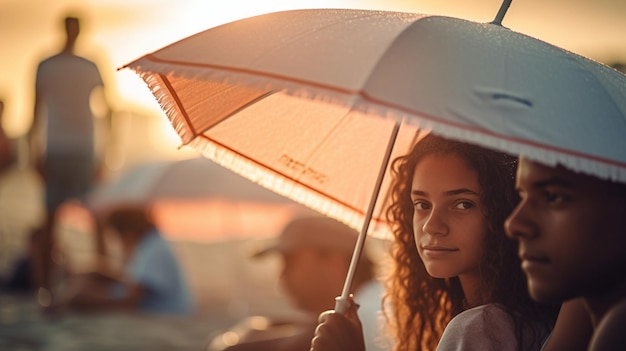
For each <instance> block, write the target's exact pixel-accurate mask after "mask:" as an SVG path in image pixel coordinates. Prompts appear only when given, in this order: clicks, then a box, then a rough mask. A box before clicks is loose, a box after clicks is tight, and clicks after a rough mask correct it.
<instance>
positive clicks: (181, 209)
mask: <svg viewBox="0 0 626 351" xmlns="http://www.w3.org/2000/svg"><path fill="white" fill-rule="evenodd" d="M128 204H134V205H140V206H145V207H146V208H150V211H151V213H152V215H153V217H154V220H155V222H156V225H157V226H158V227H159V229H161V231H162V232H163V233H164V235H165V236H167V237H168V238H170V239H176V240H181V239H184V240H194V241H196V240H200V241H206V240H218V239H224V238H232V237H269V236H273V235H275V234H276V233H278V232H279V231H280V230H281V228H282V226H284V225H285V224H286V223H287V221H288V220H289V218H290V217H291V216H292V215H293V213H294V212H295V211H299V210H301V209H302V207H301V206H299V205H297V204H296V203H295V202H293V201H292V200H290V199H287V198H285V197H283V196H280V195H278V194H276V193H275V192H272V191H270V190H268V189H266V188H264V187H262V186H260V185H258V184H255V183H253V182H251V181H249V180H247V179H245V178H243V177H241V176H240V175H238V174H235V173H233V172H231V171H229V170H227V169H225V168H224V167H221V166H219V165H217V164H215V163H214V162H211V161H210V160H207V159H206V158H203V157H198V158H190V159H184V160H175V161H155V162H147V163H141V164H138V165H136V166H134V167H132V168H130V169H128V170H127V171H125V172H124V173H122V174H121V175H120V176H119V177H117V178H114V179H112V180H111V181H109V182H106V183H103V184H101V185H99V186H98V187H96V188H95V189H94V190H93V191H92V192H91V193H90V194H88V196H87V199H86V206H87V207H89V208H90V209H91V210H93V211H95V212H96V213H104V212H106V211H108V210H109V209H111V208H114V207H115V206H117V205H128Z"/></svg>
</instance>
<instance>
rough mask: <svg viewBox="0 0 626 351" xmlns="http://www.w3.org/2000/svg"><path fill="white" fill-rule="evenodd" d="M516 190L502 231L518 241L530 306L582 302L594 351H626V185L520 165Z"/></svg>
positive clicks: (523, 161)
mask: <svg viewBox="0 0 626 351" xmlns="http://www.w3.org/2000/svg"><path fill="white" fill-rule="evenodd" d="M516 186H517V188H518V191H519V193H520V196H521V201H520V203H519V204H518V206H517V207H516V209H515V210H514V212H513V213H512V214H511V215H510V216H509V218H508V219H507V221H506V223H505V227H506V230H507V235H508V236H510V237H512V238H515V239H517V240H518V241H519V256H520V258H521V260H522V269H523V270H524V271H525V273H526V276H527V278H528V289H529V292H530V295H531V296H532V298H533V299H535V300H536V301H539V302H545V303H554V302H558V303H562V302H565V301H568V300H572V299H574V298H580V299H579V300H580V301H582V303H583V305H584V306H585V308H586V311H587V313H588V319H589V320H590V321H591V325H592V329H593V330H592V335H591V340H590V341H589V349H590V350H607V349H616V350H617V349H620V350H623V349H626V343H625V341H626V340H624V336H623V334H624V333H623V332H621V331H620V330H622V329H623V327H622V326H623V324H622V321H623V320H626V308H624V304H625V303H626V233H625V230H626V229H625V228H626V184H620V183H613V182H610V181H607V180H601V179H599V178H596V177H592V176H588V175H584V174H581V173H575V172H573V171H570V170H568V169H566V168H564V167H562V166H556V167H549V166H545V165H543V164H540V163H537V162H533V161H530V160H529V159H526V158H524V157H521V158H520V161H519V167H518V170H517V180H516ZM562 312H563V311H562ZM552 346H555V345H552Z"/></svg>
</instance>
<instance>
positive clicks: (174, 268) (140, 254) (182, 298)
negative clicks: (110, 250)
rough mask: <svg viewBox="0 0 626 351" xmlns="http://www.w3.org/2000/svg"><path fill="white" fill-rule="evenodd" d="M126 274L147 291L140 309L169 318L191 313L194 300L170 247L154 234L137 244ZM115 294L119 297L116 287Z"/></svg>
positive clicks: (159, 236) (156, 233) (157, 234)
mask: <svg viewBox="0 0 626 351" xmlns="http://www.w3.org/2000/svg"><path fill="white" fill-rule="evenodd" d="M125 273H126V275H127V277H128V278H129V279H131V280H132V281H133V282H135V283H136V284H139V285H141V286H143V287H144V288H145V289H146V295H145V296H144V297H143V299H142V300H141V302H140V306H139V307H140V309H142V310H144V311H146V312H155V313H168V314H188V313H191V312H192V310H193V300H192V296H191V292H190V290H189V286H188V285H187V281H186V279H185V276H184V274H183V272H182V270H181V269H180V266H179V264H178V261H177V259H176V257H175V256H174V253H173V252H172V249H171V247H170V246H169V244H168V243H167V241H166V240H165V239H163V237H162V236H161V235H160V234H159V233H158V232H157V231H156V230H154V231H152V232H151V233H149V234H147V235H145V236H144V237H143V238H142V239H141V240H140V242H139V243H138V245H137V247H136V249H135V251H134V252H133V254H132V257H131V258H130V260H129V262H128V265H127V266H126V270H125ZM115 293H117V294H118V295H119V293H120V291H119V287H118V289H117V291H115Z"/></svg>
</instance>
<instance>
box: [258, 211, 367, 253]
mask: <svg viewBox="0 0 626 351" xmlns="http://www.w3.org/2000/svg"><path fill="white" fill-rule="evenodd" d="M357 236H358V233H357V231H356V230H354V229H352V228H350V227H348V226H347V225H345V224H343V223H341V222H339V221H337V220H334V219H332V218H329V217H324V216H309V217H300V218H296V219H293V220H292V221H291V222H289V223H288V224H287V225H286V226H285V228H284V229H283V230H282V232H281V233H280V235H279V236H278V238H277V239H276V241H275V242H274V243H273V244H272V245H270V246H268V247H266V248H264V249H261V250H260V251H257V252H256V253H254V254H253V255H252V257H255V258H257V257H262V256H265V255H267V254H269V253H271V252H277V253H290V252H294V251H296V250H299V249H302V248H319V249H326V250H332V251H338V252H345V253H346V254H350V253H352V251H353V250H354V246H355V244H356V240H357Z"/></svg>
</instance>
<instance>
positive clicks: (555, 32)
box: [0, 0, 626, 135]
mask: <svg viewBox="0 0 626 351" xmlns="http://www.w3.org/2000/svg"><path fill="white" fill-rule="evenodd" d="M500 3H501V2H500V1H499V0H473V1H468V0H411V1H409V0H360V1H359V0H227V1H213V0H54V1H50V0H0V47H2V54H0V67H1V68H0V72H1V73H0V98H2V99H3V100H4V101H5V107H6V108H5V115H4V122H3V125H4V127H5V129H7V131H8V133H9V134H11V135H20V134H22V133H24V131H25V130H26V129H27V128H28V126H29V124H30V120H31V112H32V98H33V91H32V89H33V84H34V73H35V68H36V66H37V63H38V62H39V61H40V60H41V59H43V58H44V57H46V56H48V55H51V54H53V53H55V52H56V51H58V50H59V49H60V46H61V45H62V39H63V38H62V32H61V26H60V19H61V18H62V16H63V14H64V13H65V12H64V11H65V10H66V9H68V8H75V9H80V10H81V13H82V14H83V17H84V20H83V24H82V29H83V32H82V34H81V38H80V39H79V40H80V41H79V52H81V53H83V54H85V55H87V56H88V57H90V58H92V59H94V60H95V61H96V62H97V63H98V64H100V65H101V68H102V69H103V71H104V74H106V76H105V80H107V81H109V82H112V84H111V86H112V87H113V88H115V89H111V90H112V92H111V93H110V94H111V95H112V97H113V98H112V100H113V103H114V104H115V107H116V108H117V109H135V108H139V109H148V110H151V111H157V112H156V113H158V110H159V109H158V106H157V105H156V103H155V102H154V99H153V98H152V95H151V94H150V93H149V92H148V90H147V88H145V87H144V86H143V84H142V83H141V82H140V81H139V79H138V78H137V77H135V76H134V73H132V72H129V71H119V72H118V71H115V69H116V68H118V67H120V66H122V65H124V64H126V63H128V62H130V61H132V60H134V59H135V58H138V57H139V56H142V55H143V54H145V53H148V52H151V51H154V50H157V49H159V48H161V47H163V46H165V45H167V44H170V43H172V42H174V41H176V40H179V39H182V38H184V37H186V36H189V35H191V34H194V33H196V32H199V31H201V30H204V29H208V28H210V27H213V26H216V25H219V24H222V23H226V22H230V21H233V20H236V19H240V18H244V17H249V16H252V15H256V14H261V13H267V12H273V11H279V10H287V9H295V8H311V7H334V8H341V7H346V8H366V9H367V8H369V9H381V10H393V11H407V12H420V13H433V14H440V15H446V16H453V17H459V18H465V19H469V20H475V21H480V22H488V21H491V20H492V19H493V18H494V16H495V14H496V13H497V11H498V8H499V6H500ZM503 25H504V26H506V27H509V28H511V29H513V30H515V31H518V32H522V33H525V34H528V35H531V36H534V37H537V38H540V39H542V40H545V41H547V42H550V43H552V44H555V45H558V46H561V47H563V48H566V49H569V50H571V51H574V52H577V53H579V54H582V55H585V56H589V57H591V58H594V59H596V60H599V61H602V62H605V63H612V62H613V61H621V62H626V36H625V34H624V33H626V1H624V0H594V1H589V0H550V1H548V0H514V1H513V3H512V5H511V8H510V9H509V11H508V13H507V15H506V17H505V19H504V21H503Z"/></svg>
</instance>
